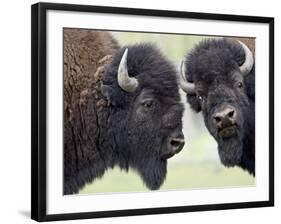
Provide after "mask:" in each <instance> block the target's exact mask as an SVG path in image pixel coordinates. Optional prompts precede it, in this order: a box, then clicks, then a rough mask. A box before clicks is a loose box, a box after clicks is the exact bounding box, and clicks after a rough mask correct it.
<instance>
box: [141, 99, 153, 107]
mask: <svg viewBox="0 0 281 224" xmlns="http://www.w3.org/2000/svg"><path fill="white" fill-rule="evenodd" d="M142 106H144V107H146V108H149V107H151V106H152V101H150V100H149V101H145V102H142Z"/></svg>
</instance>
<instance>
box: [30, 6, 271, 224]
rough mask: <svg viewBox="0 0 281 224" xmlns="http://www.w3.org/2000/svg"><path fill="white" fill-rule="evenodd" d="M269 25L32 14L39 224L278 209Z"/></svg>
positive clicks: (176, 16)
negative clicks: (276, 201) (275, 183)
mask: <svg viewBox="0 0 281 224" xmlns="http://www.w3.org/2000/svg"><path fill="white" fill-rule="evenodd" d="M273 28H274V19H273V18H267V17H252V16H238V15H219V14H204V13H193V12H192V13H191V12H173V11H161V10H148V9H130V8H115V7H101V6H86V5H68V4H53V3H38V4H35V5H33V6H32V49H31V55H32V65H31V67H32V75H31V76H32V92H31V93H32V94H31V95H32V114H31V116H32V124H31V126H32V133H31V134H32V158H31V161H32V164H31V166H32V167H31V171H32V172H31V176H32V183H31V186H32V189H31V191H32V197H31V216H32V219H34V220H37V221H53V220H68V219H82V218H98V217H113V216H129V215H145V214H160V213H175V212H191V211H205V210H219V209H233V208H250V207H262V206H273V205H274V178H273V177H274V170H273V168H274V151H273V150H274V146H273V142H274V139H273V138H274V130H273V124H274V114H273V111H274V104H273V102H274V101H273V92H274V89H273V86H274V85H273V84H274V71H273V68H274V64H273V63H274V52H273V50H274V39H273V37H274V35H273V32H274V31H273Z"/></svg>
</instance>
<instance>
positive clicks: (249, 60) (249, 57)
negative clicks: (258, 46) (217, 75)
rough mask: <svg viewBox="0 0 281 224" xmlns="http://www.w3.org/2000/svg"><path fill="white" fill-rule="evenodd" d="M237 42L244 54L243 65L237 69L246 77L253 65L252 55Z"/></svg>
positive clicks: (245, 47)
mask: <svg viewBox="0 0 281 224" xmlns="http://www.w3.org/2000/svg"><path fill="white" fill-rule="evenodd" d="M238 42H239V43H240V44H241V45H242V48H243V50H244V53H245V61H244V63H243V64H242V65H241V66H240V67H239V68H240V71H241V73H242V74H243V75H247V74H248V73H249V72H250V71H251V70H252V68H253V65H254V58H253V54H252V52H251V51H250V49H249V48H248V47H247V46H246V45H245V44H244V43H242V42H241V41H239V40H238Z"/></svg>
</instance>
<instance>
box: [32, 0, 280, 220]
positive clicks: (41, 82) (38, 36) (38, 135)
mask: <svg viewBox="0 0 281 224" xmlns="http://www.w3.org/2000/svg"><path fill="white" fill-rule="evenodd" d="M31 8H32V10H31V27H32V30H31V43H32V44H31V61H32V64H31V96H32V98H31V102H32V103H31V127H32V133H31V135H32V141H31V143H32V144H31V147H32V153H31V161H32V164H31V175H32V180H31V218H32V219H34V220H37V221H54V220H69V219H85V218H100V217H115V216H132V215H146V214H161V213H177V212H192V211H206V210H222V209H237V208H254V207H266V206H274V18H271V17H254V16H240V15H224V14H210V13H194V12H183V11H163V10H150V9H137V8H118V7H102V6H89V5H73V4H54V3H37V4H34V5H32V7H31ZM48 10H63V11H75V12H87V13H91V12H100V13H111V14H124V15H140V16H154V17H159V16H161V17H170V18H191V19H205V20H217V21H234V22H254V23H264V24H268V25H269V75H270V77H269V150H270V151H269V183H268V184H269V200H267V201H256V202H243V203H227V204H211V205H196V206H176V207H160V208H149V209H142V208H140V209H131V210H115V211H102V212H85V213H68V214H55V215H48V214H47V213H46V203H47V201H46V175H47V174H46V144H47V142H46V128H47V125H48V124H47V122H48V121H47V120H46V109H47V108H46V95H47V94H46V69H47V68H46V35H47V33H46V32H47V31H46V25H47V24H46V13H47V11H48Z"/></svg>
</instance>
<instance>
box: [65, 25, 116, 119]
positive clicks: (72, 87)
mask: <svg viewBox="0 0 281 224" xmlns="http://www.w3.org/2000/svg"><path fill="white" fill-rule="evenodd" d="M63 37H64V38H63V39H64V112H65V114H64V115H65V118H67V117H69V116H70V114H71V111H72V107H73V104H75V103H76V102H78V101H79V98H80V93H81V91H83V90H84V89H88V88H91V87H95V88H94V89H97V85H100V84H99V83H98V82H99V81H100V77H101V75H102V74H103V72H104V67H105V65H107V64H109V63H110V62H111V55H112V54H114V53H115V52H116V50H118V49H119V46H118V44H117V42H116V41H115V40H114V39H113V38H112V36H111V35H110V34H109V33H107V32H104V31H93V30H84V29H83V30H79V29H68V28H66V29H64V32H63ZM98 89H100V88H98Z"/></svg>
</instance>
